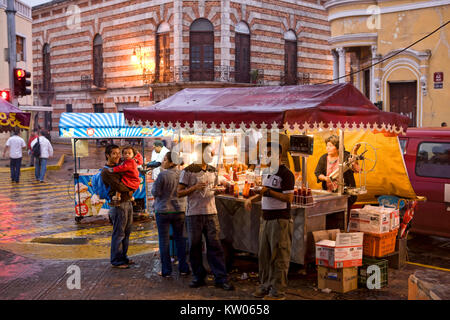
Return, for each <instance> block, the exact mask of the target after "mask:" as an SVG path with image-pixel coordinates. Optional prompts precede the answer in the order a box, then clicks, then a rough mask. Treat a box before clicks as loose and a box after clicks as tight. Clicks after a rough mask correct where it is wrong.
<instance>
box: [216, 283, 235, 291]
mask: <svg viewBox="0 0 450 320" xmlns="http://www.w3.org/2000/svg"><path fill="white" fill-rule="evenodd" d="M215 287H216V288H221V289H223V290H225V291H232V290H234V286H233V285H232V284H231V283H228V282H222V283H216V284H215Z"/></svg>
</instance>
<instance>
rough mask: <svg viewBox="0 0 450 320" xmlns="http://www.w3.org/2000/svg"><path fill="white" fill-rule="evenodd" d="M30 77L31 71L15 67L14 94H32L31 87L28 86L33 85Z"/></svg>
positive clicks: (20, 95)
mask: <svg viewBox="0 0 450 320" xmlns="http://www.w3.org/2000/svg"><path fill="white" fill-rule="evenodd" d="M30 77H31V73H30V72H28V71H26V70H24V69H19V68H15V69H14V95H15V96H16V97H23V96H27V95H29V94H31V89H29V88H27V87H29V86H31V81H30V80H27V79H28V78H30Z"/></svg>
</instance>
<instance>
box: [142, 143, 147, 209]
mask: <svg viewBox="0 0 450 320" xmlns="http://www.w3.org/2000/svg"><path fill="white" fill-rule="evenodd" d="M142 159H143V161H144V167H145V139H144V138H142ZM144 189H145V213H147V172H146V171H144Z"/></svg>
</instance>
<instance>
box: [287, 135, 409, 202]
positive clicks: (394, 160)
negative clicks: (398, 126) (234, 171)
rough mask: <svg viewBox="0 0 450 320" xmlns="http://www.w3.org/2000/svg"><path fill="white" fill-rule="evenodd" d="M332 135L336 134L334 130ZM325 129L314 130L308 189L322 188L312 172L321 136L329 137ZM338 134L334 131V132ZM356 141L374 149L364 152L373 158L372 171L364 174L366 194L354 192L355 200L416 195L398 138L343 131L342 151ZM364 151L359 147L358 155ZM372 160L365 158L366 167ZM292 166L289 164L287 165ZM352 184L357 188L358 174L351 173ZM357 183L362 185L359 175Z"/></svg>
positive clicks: (321, 151)
mask: <svg viewBox="0 0 450 320" xmlns="http://www.w3.org/2000/svg"><path fill="white" fill-rule="evenodd" d="M334 134H336V133H334ZM330 135H331V133H330V132H329V131H326V132H325V131H323V132H315V133H314V153H313V155H312V156H309V157H308V160H307V167H308V175H307V177H308V184H309V186H310V187H311V188H312V189H322V184H321V183H317V178H316V176H315V175H314V171H315V169H316V166H317V163H318V161H319V158H320V157H321V156H322V155H323V154H325V153H326V149H325V147H326V144H325V139H326V138H327V137H329V136H330ZM336 135H338V134H336ZM358 142H366V143H367V144H368V145H370V146H372V147H373V148H374V149H375V152H376V156H375V153H374V152H373V150H372V149H371V148H370V146H369V147H368V148H367V149H368V151H367V153H365V154H364V155H365V156H367V157H368V158H370V159H372V160H376V165H375V167H374V169H373V171H371V172H368V173H367V182H366V189H367V193H366V194H362V195H358V200H357V203H360V204H367V203H376V202H377V200H376V198H375V196H381V195H395V196H398V197H401V198H410V199H416V198H417V196H416V194H415V192H414V189H413V187H412V185H411V182H410V181H409V178H408V173H407V171H406V167H405V164H404V161H403V155H402V151H401V148H400V144H399V141H398V137H396V136H395V137H387V136H385V135H384V134H382V133H377V134H374V133H372V132H363V131H361V132H353V131H348V132H347V131H346V132H345V133H344V146H345V150H346V151H349V152H350V151H351V150H352V148H353V146H354V145H355V144H356V143H358ZM361 151H364V145H362V146H361V148H360V150H359V151H358V154H360V153H361ZM372 164H373V162H372V161H369V160H366V167H367V169H370V168H371V167H372ZM291 168H292V166H291ZM354 176H355V181H356V186H357V187H360V174H358V173H355V174H354ZM361 180H362V181H361V182H362V183H363V184H364V181H363V176H362V175H361Z"/></svg>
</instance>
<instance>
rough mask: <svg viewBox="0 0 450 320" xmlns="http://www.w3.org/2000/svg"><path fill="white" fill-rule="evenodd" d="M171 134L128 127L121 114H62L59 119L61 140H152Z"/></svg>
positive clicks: (156, 129)
mask: <svg viewBox="0 0 450 320" xmlns="http://www.w3.org/2000/svg"><path fill="white" fill-rule="evenodd" d="M172 134H173V130H172V129H164V128H159V129H158V128H144V127H130V126H128V125H126V124H125V118H124V115H123V113H72V112H64V113H62V114H61V118H60V119H59V136H60V137H61V138H90V139H108V138H153V137H166V136H171V135H172Z"/></svg>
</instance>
